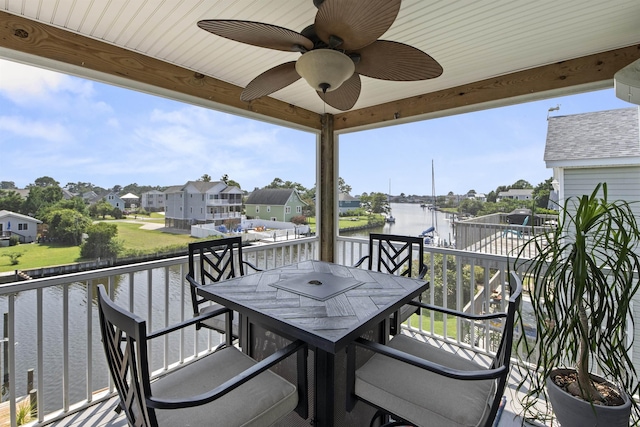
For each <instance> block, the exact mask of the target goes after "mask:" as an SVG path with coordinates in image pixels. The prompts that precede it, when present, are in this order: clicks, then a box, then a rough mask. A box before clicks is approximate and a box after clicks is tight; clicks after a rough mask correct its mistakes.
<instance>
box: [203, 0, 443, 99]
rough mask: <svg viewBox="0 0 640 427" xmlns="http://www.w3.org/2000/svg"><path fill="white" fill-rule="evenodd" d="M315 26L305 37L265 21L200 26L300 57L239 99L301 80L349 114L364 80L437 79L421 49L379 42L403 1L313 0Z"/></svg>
mask: <svg viewBox="0 0 640 427" xmlns="http://www.w3.org/2000/svg"><path fill="white" fill-rule="evenodd" d="M313 3H314V5H315V6H316V7H317V8H318V12H317V14H316V18H315V22H314V23H313V24H312V25H309V26H308V27H306V28H305V29H304V30H302V31H301V32H300V33H298V32H296V31H292V30H289V29H287V28H283V27H279V26H276V25H271V24H265V23H262V22H253V21H241V20H228V19H207V20H202V21H199V22H198V27H200V28H202V29H203V30H206V31H209V32H210V33H213V34H216V35H218V36H221V37H225V38H228V39H231V40H235V41H238V42H241V43H246V44H250V45H253V46H259V47H265V48H268V49H275V50H281V51H286V52H300V53H302V56H300V58H298V60H297V61H291V62H285V63H284V64H280V65H277V66H275V67H273V68H271V69H269V70H267V71H265V72H264V73H262V74H260V75H259V76H257V77H256V78H254V79H253V80H252V81H251V82H249V84H248V85H247V87H246V88H245V89H244V90H243V91H242V94H241V95H240V99H241V100H243V101H251V100H253V99H257V98H260V97H262V96H265V95H269V94H271V93H273V92H276V91H278V90H280V89H282V88H284V87H286V86H288V85H290V84H291V83H294V82H295V81H297V80H298V79H299V78H300V77H304V79H305V80H306V81H307V82H308V83H309V84H310V85H311V86H312V87H313V88H314V89H315V90H316V91H317V93H318V95H319V96H320V98H322V99H323V100H324V101H325V102H326V103H327V104H329V105H331V106H332V107H334V108H336V109H338V110H342V111H346V110H349V109H351V108H352V107H353V106H354V105H355V103H356V101H357V100H358V97H359V96H360V88H361V82H360V75H363V76H367V77H372V78H374V79H381V80H392V81H416V80H426V79H432V78H434V77H438V76H439V75H441V74H442V66H440V64H439V63H438V62H437V61H436V60H435V59H433V58H432V57H431V56H429V55H427V54H426V53H424V52H423V51H421V50H420V49H417V48H415V47H412V46H409V45H407V44H404V43H399V42H394V41H388V40H378V37H380V36H381V35H382V34H384V33H385V32H386V31H387V30H388V29H389V27H391V25H392V24H393V22H394V21H395V19H396V17H397V16H398V12H399V10H400V3H401V0H313Z"/></svg>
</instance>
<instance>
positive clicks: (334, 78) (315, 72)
mask: <svg viewBox="0 0 640 427" xmlns="http://www.w3.org/2000/svg"><path fill="white" fill-rule="evenodd" d="M355 69H356V68H355V64H354V63H353V61H352V60H351V58H349V57H348V56H347V55H345V54H344V53H342V52H338V51H337V50H333V49H315V50H311V51H309V52H306V53H304V54H303V55H302V56H301V57H300V58H299V59H298V61H297V62H296V71H297V72H298V74H300V76H301V77H302V78H304V79H305V80H306V81H307V83H309V85H310V86H311V87H312V88H314V89H315V90H317V91H320V92H331V91H333V90H336V89H338V88H339V87H340V85H341V84H342V83H344V82H345V81H347V79H349V77H351V76H352V75H353V73H354V72H355Z"/></svg>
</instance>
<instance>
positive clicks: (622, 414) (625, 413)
mask: <svg viewBox="0 0 640 427" xmlns="http://www.w3.org/2000/svg"><path fill="white" fill-rule="evenodd" d="M573 372H575V371H574V370H573V369H555V370H553V371H552V372H551V375H550V376H549V377H548V378H547V393H548V395H549V401H550V402H551V406H552V407H553V413H554V414H555V416H556V418H557V420H558V422H559V423H560V425H561V426H562V427H592V426H593V427H596V426H607V427H618V426H620V427H627V426H628V425H629V418H630V417H631V400H630V399H629V396H628V395H627V393H622V397H623V399H624V402H625V403H624V405H620V406H602V405H593V408H592V407H591V404H590V403H589V402H586V401H584V400H582V399H579V398H577V397H574V396H572V395H571V394H569V393H567V392H566V391H564V390H563V389H561V388H560V387H558V386H557V385H556V384H555V383H554V382H553V380H552V379H551V378H553V377H554V375H556V373H573ZM591 378H593V379H594V381H597V382H605V383H607V384H611V383H609V382H608V381H606V380H605V379H603V378H602V377H599V376H597V375H593V374H591ZM614 387H615V386H614ZM594 409H595V412H594Z"/></svg>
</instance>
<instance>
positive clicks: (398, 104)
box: [334, 45, 640, 131]
mask: <svg viewBox="0 0 640 427" xmlns="http://www.w3.org/2000/svg"><path fill="white" fill-rule="evenodd" d="M638 58H640V45H632V46H628V47H624V48H621V49H615V50H610V51H607V52H602V53H597V54H594V55H588V56H583V57H580V58H576V59H570V60H566V61H561V62H557V63H555V64H550V65H545V66H542V67H537V68H532V69H529V70H524V71H518V72H515V73H511V74H507V75H503V76H499V77H494V78H491V79H486V80H482V81H478V82H474V83H470V84H466V85H462V86H458V87H454V88H450V89H445V90H440V91H437V92H432V93H425V94H422V95H417V96H413V97H411V98H405V99H400V100H398V101H393V102H388V103H385V104H378V105H375V106H372V107H367V108H362V109H359V110H352V111H347V112H344V113H340V114H336V115H335V119H334V128H335V130H336V131H347V130H355V129H358V128H367V127H375V126H380V124H381V123H383V122H391V121H394V120H398V119H402V120H404V121H417V120H419V117H420V116H423V117H425V118H426V117H428V116H429V115H433V114H435V113H439V112H443V111H446V110H451V109H460V108H464V107H470V106H477V108H476V109H481V107H480V106H481V104H487V103H491V102H496V101H503V102H504V100H509V99H512V100H513V103H516V102H519V101H518V100H517V99H518V98H523V97H529V98H531V97H532V96H534V95H535V94H542V93H544V92H550V91H554V90H559V89H563V88H568V87H573V86H576V87H577V86H582V85H589V84H594V83H597V82H603V81H607V80H611V79H613V75H614V74H615V73H616V71H618V70H620V69H621V68H623V67H625V66H626V65H628V64H630V63H632V62H633V61H635V60H636V59H638ZM540 97H542V95H540ZM507 103H508V102H507ZM387 124H388V125H391V124H393V123H387Z"/></svg>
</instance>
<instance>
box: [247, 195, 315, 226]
mask: <svg viewBox="0 0 640 427" xmlns="http://www.w3.org/2000/svg"><path fill="white" fill-rule="evenodd" d="M306 205H307V204H306V203H305V202H304V201H303V200H302V199H301V198H300V195H299V194H298V192H297V191H296V190H294V189H292V188H263V189H261V190H255V191H253V192H252V193H251V194H250V195H249V197H247V200H246V202H245V208H246V209H245V212H246V213H247V219H249V218H259V219H265V220H269V221H282V222H290V221H291V218H293V217H294V216H299V215H302V210H303V208H304V206H306Z"/></svg>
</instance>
